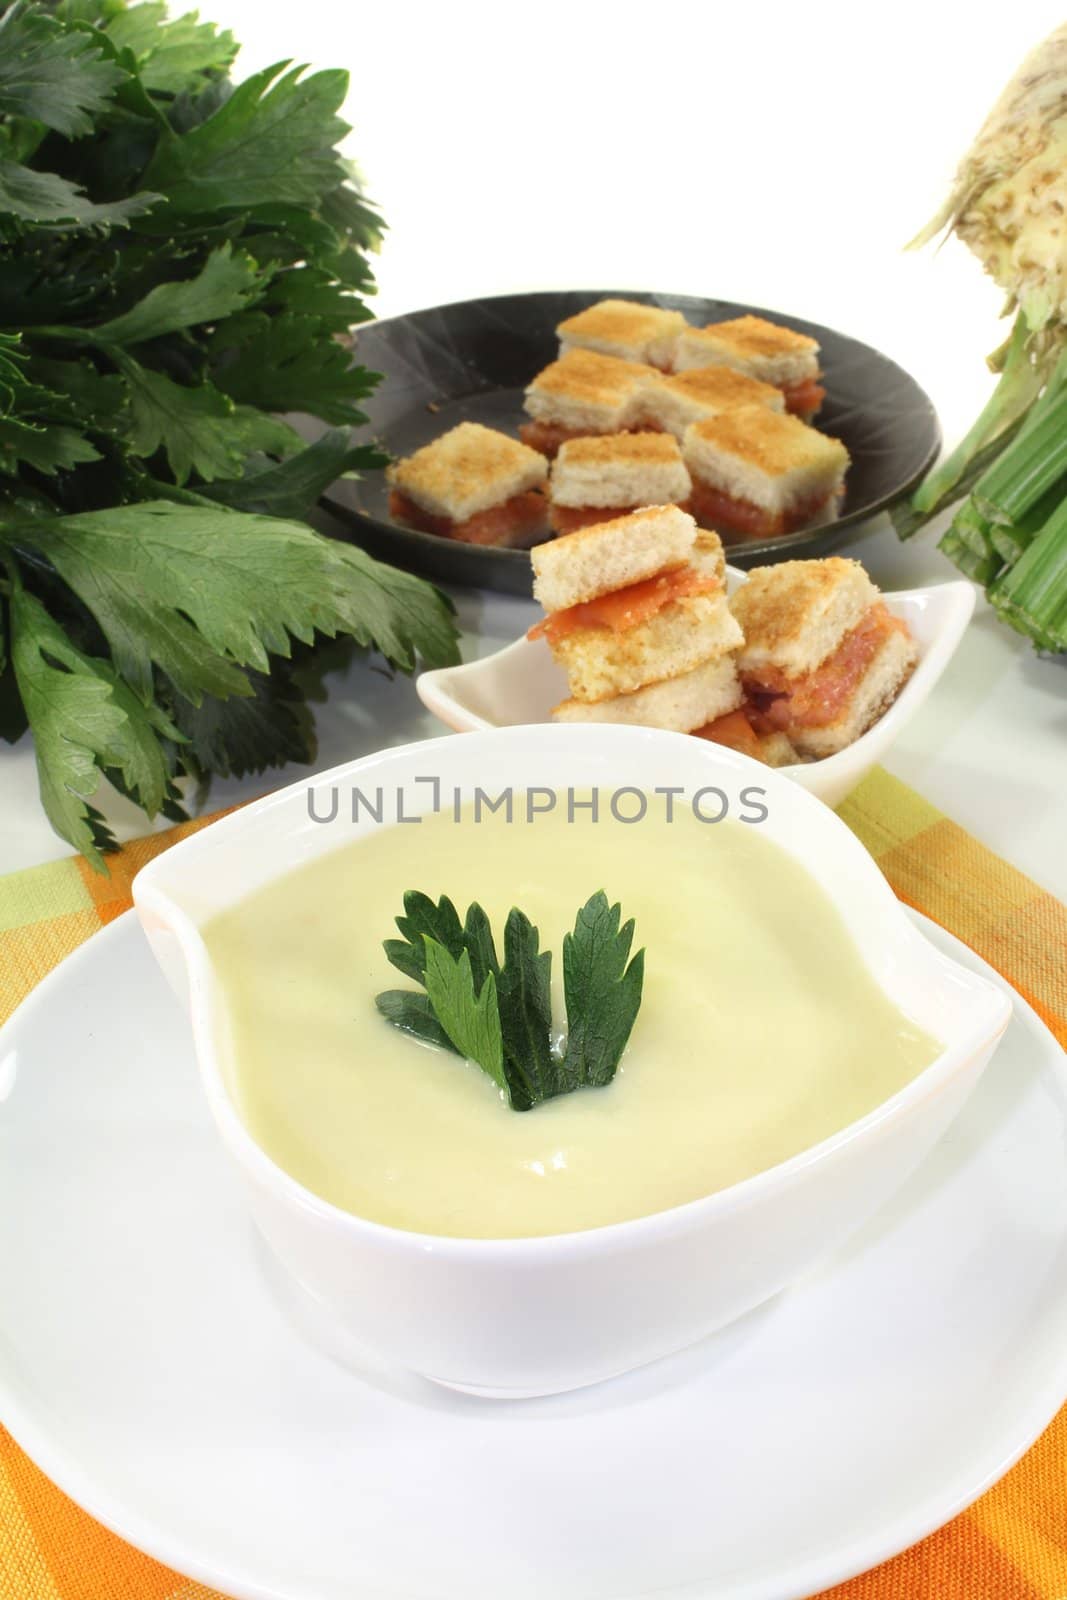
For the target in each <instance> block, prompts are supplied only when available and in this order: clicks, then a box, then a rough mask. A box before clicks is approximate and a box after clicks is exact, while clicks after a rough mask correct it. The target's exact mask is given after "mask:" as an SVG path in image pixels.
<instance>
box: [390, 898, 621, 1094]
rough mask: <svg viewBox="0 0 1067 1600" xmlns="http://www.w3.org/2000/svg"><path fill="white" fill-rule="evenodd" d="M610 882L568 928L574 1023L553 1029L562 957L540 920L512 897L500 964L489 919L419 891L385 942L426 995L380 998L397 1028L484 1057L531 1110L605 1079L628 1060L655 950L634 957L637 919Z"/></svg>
mask: <svg viewBox="0 0 1067 1600" xmlns="http://www.w3.org/2000/svg"><path fill="white" fill-rule="evenodd" d="M621 918H622V913H621V910H620V907H619V906H618V905H614V906H613V905H611V904H609V902H608V898H607V896H606V895H605V894H604V892H603V890H599V891H598V892H597V893H596V894H594V895H593V896H592V897H591V898H590V899H589V900H588V901H587V902H586V903H585V905H584V906H583V907H582V908H581V910H580V911H579V912H578V916H577V918H576V920H575V925H574V932H573V933H569V934H567V935H566V936H565V937H564V941H563V973H564V991H565V997H566V1004H567V1019H568V1033H567V1038H566V1042H565V1045H564V1046H563V1047H562V1048H560V1049H557V1048H555V1047H554V1044H553V1038H552V996H551V970H552V956H551V952H549V951H547V950H546V951H542V950H541V949H540V948H539V946H540V935H539V934H538V931H537V929H536V928H535V927H534V925H533V923H532V922H531V921H530V919H529V918H528V917H527V916H526V915H525V914H524V913H523V912H522V911H520V910H519V909H518V907H513V908H512V910H511V911H510V913H509V914H508V919H507V922H506V923H505V925H504V961H503V964H501V963H500V961H499V960H498V957H497V952H496V946H495V943H494V940H493V933H492V929H491V927H490V925H489V919H488V917H487V916H486V914H485V912H484V910H483V909H482V907H481V906H480V905H478V904H476V903H475V904H473V905H471V906H470V907H469V908H468V910H467V915H466V918H465V919H464V921H463V922H462V923H461V922H460V919H459V913H458V912H457V910H456V908H455V906H454V905H453V903H452V901H451V900H449V899H448V897H447V896H443V897H442V898H441V899H440V900H439V901H434V900H431V899H430V897H429V896H428V895H425V894H421V893H419V892H418V891H416V890H409V892H408V893H407V894H405V896H404V915H403V916H402V917H398V918H397V919H396V920H397V927H398V928H399V930H400V932H401V934H402V935H403V938H401V939H387V940H386V941H385V943H384V950H385V953H386V956H387V957H388V959H389V961H390V962H391V963H392V965H393V966H394V967H396V968H397V969H398V971H400V972H403V973H404V974H405V975H406V976H407V977H409V978H413V979H414V980H415V981H416V982H419V983H421V984H422V985H423V987H424V989H425V993H424V994H420V993H419V992H418V991H417V990H410V989H387V990H384V991H383V992H382V993H381V994H379V995H378V996H377V1000H376V1004H377V1007H378V1010H379V1011H380V1012H381V1014H382V1016H383V1017H385V1019H386V1020H387V1021H388V1022H391V1023H392V1024H393V1026H394V1027H396V1028H399V1029H401V1030H402V1031H403V1032H405V1033H409V1034H411V1035H413V1037H415V1038H417V1039H420V1040H421V1041H422V1042H423V1043H424V1044H432V1045H437V1046H439V1047H443V1048H446V1049H449V1050H452V1051H454V1052H455V1053H456V1054H457V1055H461V1056H465V1057H466V1058H467V1060H469V1061H473V1062H475V1063H476V1064H477V1065H478V1066H479V1067H481V1069H482V1071H483V1072H485V1073H486V1074H487V1075H488V1076H489V1077H490V1078H492V1080H493V1082H494V1083H496V1084H497V1085H498V1086H499V1088H500V1089H501V1091H502V1093H503V1095H504V1097H505V1099H506V1100H507V1102H508V1104H509V1105H510V1106H511V1108H512V1110H513V1111H529V1110H531V1109H532V1107H534V1106H536V1105H540V1104H541V1103H542V1102H543V1101H545V1100H551V1099H553V1098H554V1097H555V1096H556V1095H561V1094H569V1093H571V1092H572V1091H573V1090H575V1089H581V1088H603V1087H604V1086H605V1085H607V1084H609V1083H610V1082H611V1081H612V1079H613V1078H614V1076H615V1073H616V1071H617V1069H618V1065H619V1061H620V1060H621V1058H622V1053H623V1051H624V1050H625V1048H626V1044H627V1041H628V1040H629V1038H630V1034H631V1033H632V1031H633V1026H634V1022H635V1021H636V1019H637V1012H638V1009H639V1007H640V1005H641V991H642V985H643V981H644V951H643V950H641V951H639V952H638V953H637V955H636V956H634V958H633V959H632V960H629V955H630V946H631V944H632V942H633V933H634V924H633V921H632V920H631V921H629V922H627V923H626V924H625V926H622V927H620V922H621Z"/></svg>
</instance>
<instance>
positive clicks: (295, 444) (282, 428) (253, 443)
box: [228, 406, 307, 510]
mask: <svg viewBox="0 0 1067 1600" xmlns="http://www.w3.org/2000/svg"><path fill="white" fill-rule="evenodd" d="M228 432H229V434H230V437H231V438H232V439H233V440H234V441H235V443H236V444H237V446H238V447H239V449H240V451H241V453H242V455H250V456H251V455H257V454H263V455H268V456H281V457H282V459H283V460H288V459H289V457H290V456H296V455H299V454H300V453H301V451H303V450H306V449H307V440H306V439H302V438H301V436H300V434H298V433H297V431H296V429H295V428H291V427H290V426H289V424H288V422H283V421H282V419H281V417H275V416H273V415H272V414H271V413H270V412H269V411H257V410H256V407H255V406H234V408H233V411H232V412H231V413H230V421H229V427H228ZM245 471H246V472H247V471H248V467H247V465H246V467H245ZM242 509H244V508H242ZM248 509H250V510H251V509H254V508H253V507H249V508H248Z"/></svg>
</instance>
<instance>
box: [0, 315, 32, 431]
mask: <svg viewBox="0 0 1067 1600" xmlns="http://www.w3.org/2000/svg"><path fill="white" fill-rule="evenodd" d="M27 359H28V358H27V355H26V352H25V350H23V348H22V338H21V335H19V334H17V333H14V334H13V333H0V416H2V415H3V414H4V413H5V412H8V411H11V410H12V409H13V407H14V404H15V395H16V392H17V391H18V390H20V389H23V390H24V389H25V388H26V361H27Z"/></svg>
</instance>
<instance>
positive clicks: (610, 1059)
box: [563, 891, 645, 1085]
mask: <svg viewBox="0 0 1067 1600" xmlns="http://www.w3.org/2000/svg"><path fill="white" fill-rule="evenodd" d="M621 917H622V913H621V911H620V908H619V907H618V905H614V906H612V905H609V904H608V897H607V895H606V894H604V892H603V891H601V892H600V893H599V894H595V895H593V897H592V899H590V900H588V901H586V903H585V905H584V906H583V907H582V909H581V910H580V911H579V913H578V917H577V920H576V922H575V924H574V932H573V933H568V934H567V935H566V936H565V937H564V940H563V991H564V994H565V995H566V998H567V1016H568V1018H569V1019H570V1029H569V1032H568V1034H567V1050H566V1054H565V1055H564V1058H563V1074H564V1076H565V1078H566V1079H567V1080H568V1082H573V1083H575V1084H580V1083H590V1084H594V1085H599V1084H604V1083H610V1082H611V1080H612V1078H613V1077H614V1076H615V1069H616V1067H617V1066H618V1064H619V1057H620V1056H621V1055H622V1052H623V1049H624V1048H625V1045H626V1041H627V1039H628V1038H629V1037H630V1029H631V1028H632V1027H633V1025H634V1021H635V1019H636V1017H637V1011H638V1007H639V1006H640V1004H641V987H642V984H643V982H644V975H645V952H644V951H643V950H639V951H638V952H637V954H636V956H634V958H633V960H632V961H631V962H630V964H629V966H627V964H626V962H627V958H628V957H629V954H630V945H631V944H632V942H633V936H634V925H633V920H632V919H631V920H630V921H629V922H628V923H626V925H625V927H622V928H620V927H619V923H620V921H621Z"/></svg>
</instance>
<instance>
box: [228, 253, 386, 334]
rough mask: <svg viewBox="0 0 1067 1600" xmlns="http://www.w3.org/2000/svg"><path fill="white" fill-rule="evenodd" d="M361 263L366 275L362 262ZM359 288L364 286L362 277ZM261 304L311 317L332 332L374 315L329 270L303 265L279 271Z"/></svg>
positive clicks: (349, 326) (346, 329) (272, 308)
mask: <svg viewBox="0 0 1067 1600" xmlns="http://www.w3.org/2000/svg"><path fill="white" fill-rule="evenodd" d="M253 252H254V253H255V251H254V243H253ZM258 259H259V257H258V253H257V260H258ZM362 265H363V267H364V269H365V270H366V271H367V274H368V276H369V268H367V267H366V263H365V262H363V263H362ZM360 287H363V288H365V287H366V280H365V281H364V283H363V284H362V285H361V286H360ZM263 305H264V306H265V307H269V308H270V310H272V311H277V312H279V313H285V312H289V313H291V314H294V315H296V316H304V317H314V318H315V319H316V320H317V321H318V322H319V323H320V324H322V325H323V326H324V327H326V326H328V327H330V328H332V329H333V331H334V332H335V333H346V332H347V331H348V329H349V328H351V327H352V326H353V324H354V323H357V322H367V321H369V320H370V319H371V318H372V317H373V316H374V312H373V311H372V310H371V308H370V307H369V306H368V305H366V304H365V303H364V302H363V301H362V300H361V299H360V298H359V295H358V294H356V293H355V292H354V290H353V288H352V287H350V286H349V285H348V284H346V283H342V282H340V281H339V280H338V278H337V277H336V276H335V274H334V273H333V272H332V271H330V270H328V269H327V268H325V267H312V266H307V265H305V266H301V267H294V268H291V269H290V270H289V271H286V272H281V273H279V274H278V276H277V277H276V278H275V279H274V282H273V283H272V284H271V285H270V287H269V289H268V290H267V292H266V294H265V295H264V297H263Z"/></svg>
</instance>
